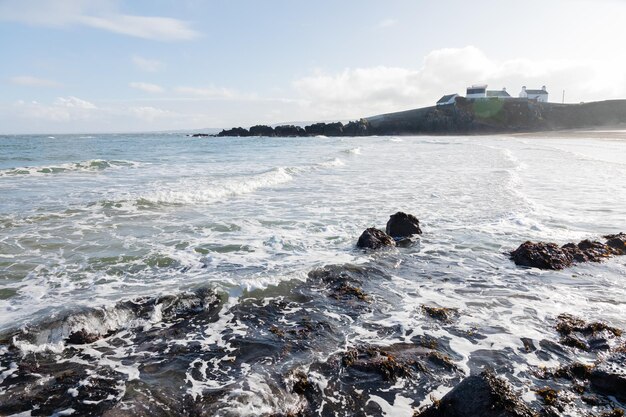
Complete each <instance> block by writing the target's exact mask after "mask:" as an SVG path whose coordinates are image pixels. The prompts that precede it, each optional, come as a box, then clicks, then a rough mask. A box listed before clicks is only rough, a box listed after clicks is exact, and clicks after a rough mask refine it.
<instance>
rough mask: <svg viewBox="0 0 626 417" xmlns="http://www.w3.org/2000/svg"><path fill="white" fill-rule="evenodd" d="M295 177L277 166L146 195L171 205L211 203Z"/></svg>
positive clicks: (168, 188) (182, 185) (150, 199)
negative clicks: (251, 173)
mask: <svg viewBox="0 0 626 417" xmlns="http://www.w3.org/2000/svg"><path fill="white" fill-rule="evenodd" d="M292 180H293V176H292V175H290V174H289V173H288V172H287V169H285V168H275V169H272V170H270V171H266V172H262V173H260V174H254V175H249V176H241V177H234V178H233V177H231V178H227V179H224V180H222V181H216V180H198V179H191V180H184V181H181V182H178V183H176V184H175V185H173V186H172V185H169V186H165V187H167V188H165V187H164V188H162V189H160V190H157V191H155V192H153V193H150V194H146V195H145V196H143V197H142V198H144V199H145V200H148V201H155V202H159V203H169V204H202V203H211V202H214V201H217V200H220V199H223V198H226V197H233V196H238V195H242V194H249V193H252V192H254V191H256V190H258V189H261V188H271V187H275V186H277V185H281V184H285V183H287V182H289V181H292Z"/></svg>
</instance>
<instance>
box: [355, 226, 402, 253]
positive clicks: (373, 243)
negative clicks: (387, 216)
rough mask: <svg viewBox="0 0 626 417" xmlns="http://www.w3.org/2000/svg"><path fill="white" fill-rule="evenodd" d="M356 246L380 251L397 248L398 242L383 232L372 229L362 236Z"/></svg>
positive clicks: (366, 230)
mask: <svg viewBox="0 0 626 417" xmlns="http://www.w3.org/2000/svg"><path fill="white" fill-rule="evenodd" d="M356 245H357V247H359V248H365V249H378V248H382V247H385V246H396V242H395V241H394V240H393V238H392V237H391V236H389V235H388V234H387V233H385V232H383V231H382V230H380V229H376V228H375V227H370V228H368V229H365V231H364V232H363V233H362V234H361V236H360V237H359V241H358V242H357V244H356Z"/></svg>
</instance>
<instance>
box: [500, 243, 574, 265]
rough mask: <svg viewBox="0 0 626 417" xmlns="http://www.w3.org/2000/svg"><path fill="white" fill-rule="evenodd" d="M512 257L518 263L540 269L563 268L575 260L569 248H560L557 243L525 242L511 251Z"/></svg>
mask: <svg viewBox="0 0 626 417" xmlns="http://www.w3.org/2000/svg"><path fill="white" fill-rule="evenodd" d="M511 259H513V262H515V264H516V265H520V266H528V267H531V268H539V269H554V270H557V269H563V268H567V267H568V266H570V265H571V264H572V262H573V260H574V258H573V256H572V254H571V253H570V252H569V251H568V250H564V249H563V248H560V247H559V245H557V244H556V243H545V242H538V243H534V242H530V241H527V242H524V243H522V244H521V245H520V246H519V247H518V248H517V249H515V250H514V251H513V252H511Z"/></svg>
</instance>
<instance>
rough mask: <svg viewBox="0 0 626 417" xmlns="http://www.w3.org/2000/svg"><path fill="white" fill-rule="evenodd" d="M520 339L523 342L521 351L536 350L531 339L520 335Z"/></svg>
mask: <svg viewBox="0 0 626 417" xmlns="http://www.w3.org/2000/svg"><path fill="white" fill-rule="evenodd" d="M520 340H521V341H522V343H523V344H524V350H523V352H526V353H531V352H534V351H536V350H537V347H536V346H535V343H534V342H533V340H532V339H529V338H527V337H522V338H520Z"/></svg>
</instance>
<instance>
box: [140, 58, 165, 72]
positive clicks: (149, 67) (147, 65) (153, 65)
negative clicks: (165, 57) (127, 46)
mask: <svg viewBox="0 0 626 417" xmlns="http://www.w3.org/2000/svg"><path fill="white" fill-rule="evenodd" d="M132 61H133V64H134V65H135V66H136V67H137V68H139V69H140V70H142V71H146V72H157V71H159V70H160V69H161V68H162V67H163V63H162V62H161V61H158V60H156V59H148V58H144V57H141V56H139V55H135V56H133V57H132Z"/></svg>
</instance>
